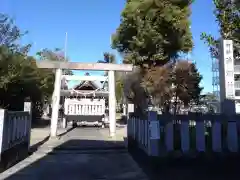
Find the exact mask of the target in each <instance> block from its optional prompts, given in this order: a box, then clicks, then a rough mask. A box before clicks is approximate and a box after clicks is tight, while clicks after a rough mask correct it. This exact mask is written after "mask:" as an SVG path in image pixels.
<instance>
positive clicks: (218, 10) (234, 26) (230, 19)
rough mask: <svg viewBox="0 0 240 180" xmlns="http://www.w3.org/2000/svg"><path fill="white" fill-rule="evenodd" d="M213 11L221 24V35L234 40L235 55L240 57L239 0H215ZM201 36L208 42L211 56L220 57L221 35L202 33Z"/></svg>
mask: <svg viewBox="0 0 240 180" xmlns="http://www.w3.org/2000/svg"><path fill="white" fill-rule="evenodd" d="M213 3H214V5H215V9H214V11H213V13H214V15H215V17H216V22H217V24H218V25H219V33H220V37H221V38H223V39H230V40H233V45H234V57H235V58H239V59H240V3H239V0H231V1H223V0H213ZM201 38H202V39H203V40H204V41H205V42H206V43H207V44H208V46H209V50H210V53H211V56H212V57H213V58H219V50H220V49H219V47H220V46H219V43H220V39H219V37H214V36H212V35H211V34H207V33H202V35H201Z"/></svg>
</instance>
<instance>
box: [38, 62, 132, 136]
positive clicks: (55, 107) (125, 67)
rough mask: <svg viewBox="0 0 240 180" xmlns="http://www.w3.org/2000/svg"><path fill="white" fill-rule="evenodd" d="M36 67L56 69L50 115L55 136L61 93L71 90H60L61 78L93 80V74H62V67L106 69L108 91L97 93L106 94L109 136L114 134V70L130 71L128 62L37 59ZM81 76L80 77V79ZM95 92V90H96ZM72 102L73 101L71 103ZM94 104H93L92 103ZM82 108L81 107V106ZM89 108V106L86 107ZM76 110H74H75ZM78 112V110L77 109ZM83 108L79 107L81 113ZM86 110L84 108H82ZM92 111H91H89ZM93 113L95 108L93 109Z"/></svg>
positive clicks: (82, 103) (76, 91) (130, 67)
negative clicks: (79, 61) (77, 61)
mask: <svg viewBox="0 0 240 180" xmlns="http://www.w3.org/2000/svg"><path fill="white" fill-rule="evenodd" d="M37 66H38V68H45V69H56V74H55V83H54V92H53V97H52V116H51V136H52V137H55V136H57V124H58V114H59V102H60V96H61V94H62V95H63V94H64V93H65V95H66V94H67V93H68V94H69V93H70V95H71V93H72V92H73V91H72V90H71V91H68V90H62V91H61V82H62V78H65V79H67V78H69V79H71V78H77V80H85V81H93V80H94V78H95V79H96V78H97V77H93V76H84V77H83V78H82V76H80V77H79V76H78V77H77V76H64V75H62V69H69V70H91V71H108V77H107V78H108V91H102V92H101V91H99V92H98V93H100V94H101V93H102V94H107V96H108V112H109V133H110V136H111V137H114V136H115V134H116V97H115V75H114V72H115V71H122V72H130V71H132V70H133V66H132V65H130V64H110V63H106V64H105V63H76V62H54V61H37ZM81 78H82V79H81ZM74 92H75V93H83V94H84V92H83V91H81V92H78V90H74ZM96 93H97V92H96ZM86 94H87V93H86V92H85V95H86ZM86 103H87V102H85V103H84V102H81V105H78V107H79V106H84V105H86ZM73 104H74V103H73ZM94 106H95V105H94ZM81 108H82V107H81ZM88 110H89V108H88ZM75 112H76V110H75ZM78 112H79V110H78ZM82 112H83V110H82V109H81V113H82ZM84 112H86V110H84ZM91 113H93V111H92V112H91ZM94 113H95V109H94Z"/></svg>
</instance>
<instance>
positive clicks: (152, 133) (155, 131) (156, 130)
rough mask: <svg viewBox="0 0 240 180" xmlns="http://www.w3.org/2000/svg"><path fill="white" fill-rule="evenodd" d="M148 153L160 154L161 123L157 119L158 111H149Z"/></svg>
mask: <svg viewBox="0 0 240 180" xmlns="http://www.w3.org/2000/svg"><path fill="white" fill-rule="evenodd" d="M148 133H149V134H148V135H149V136H148V155H149V156H158V155H159V143H160V124H159V121H158V119H157V112H155V111H149V112H148Z"/></svg>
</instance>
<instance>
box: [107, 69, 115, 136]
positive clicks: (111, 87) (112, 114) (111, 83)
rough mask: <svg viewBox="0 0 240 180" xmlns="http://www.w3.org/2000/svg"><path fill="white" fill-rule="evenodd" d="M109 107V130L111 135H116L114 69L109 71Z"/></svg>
mask: <svg viewBox="0 0 240 180" xmlns="http://www.w3.org/2000/svg"><path fill="white" fill-rule="evenodd" d="M108 91H109V98H108V109H109V121H110V122H109V123H110V124H109V132H110V137H114V136H115V135H116V96H115V75H114V71H109V72H108Z"/></svg>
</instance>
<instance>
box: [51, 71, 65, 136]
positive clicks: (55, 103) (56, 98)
mask: <svg viewBox="0 0 240 180" xmlns="http://www.w3.org/2000/svg"><path fill="white" fill-rule="evenodd" d="M61 76H62V69H56V73H55V82H54V91H53V96H52V116H51V131H50V135H51V137H56V136H57V126H58V113H59V102H60V90H61Z"/></svg>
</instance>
